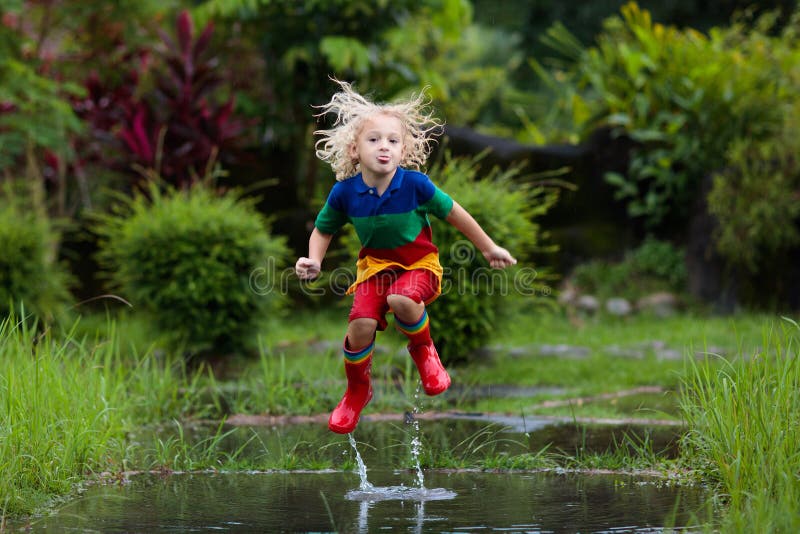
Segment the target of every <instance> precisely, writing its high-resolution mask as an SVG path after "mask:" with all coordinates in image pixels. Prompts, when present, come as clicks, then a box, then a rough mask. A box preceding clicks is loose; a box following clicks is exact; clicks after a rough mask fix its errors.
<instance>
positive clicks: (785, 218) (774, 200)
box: [708, 102, 800, 274]
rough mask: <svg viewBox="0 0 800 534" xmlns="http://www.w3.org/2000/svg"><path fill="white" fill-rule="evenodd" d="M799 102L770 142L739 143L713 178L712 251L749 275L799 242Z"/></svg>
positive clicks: (710, 200)
mask: <svg viewBox="0 0 800 534" xmlns="http://www.w3.org/2000/svg"><path fill="white" fill-rule="evenodd" d="M798 121H800V102H798V103H796V104H795V105H794V107H793V109H792V110H791V111H790V112H788V113H787V114H786V120H785V122H784V126H783V128H782V129H780V130H779V131H778V132H776V134H775V135H774V136H771V137H769V138H766V139H763V140H758V141H752V140H741V141H739V142H736V143H734V144H732V145H731V147H730V149H729V150H728V166H727V167H726V168H725V169H724V170H722V171H720V172H718V173H715V175H714V183H713V186H712V188H711V192H710V193H709V194H708V210H709V212H710V213H711V214H713V215H714V216H715V217H716V218H717V221H718V222H719V224H718V226H717V229H716V233H715V235H714V237H715V241H716V245H717V250H718V251H719V252H720V254H722V256H723V257H725V258H726V259H727V260H728V261H729V262H730V263H731V264H733V265H737V266H739V265H741V266H744V267H746V269H747V270H749V271H750V272H751V273H754V274H755V273H757V272H758V271H759V270H763V269H764V266H765V265H769V264H771V263H781V262H782V260H781V256H783V255H784V253H785V252H786V250H787V249H789V248H790V247H792V246H795V245H796V244H797V243H798V241H800V231H799V230H798V217H800V202H798V201H797V200H798V197H797V191H798V190H800V159H798V157H797V155H798V154H800V136H799V135H798V134H800V131H798V124H800V122H798Z"/></svg>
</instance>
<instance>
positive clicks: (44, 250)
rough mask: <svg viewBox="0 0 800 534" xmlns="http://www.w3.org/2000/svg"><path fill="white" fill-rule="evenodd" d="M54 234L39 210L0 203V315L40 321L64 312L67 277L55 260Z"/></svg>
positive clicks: (12, 202)
mask: <svg viewBox="0 0 800 534" xmlns="http://www.w3.org/2000/svg"><path fill="white" fill-rule="evenodd" d="M58 239H59V236H58V233H57V232H56V231H55V230H54V228H53V226H52V224H51V222H50V220H49V219H48V218H47V217H46V216H45V215H42V214H41V213H40V212H39V211H37V210H34V209H32V208H30V207H24V206H22V205H20V202H19V201H18V200H15V199H14V198H2V200H1V201H0V251H2V253H1V254H0V316H2V317H7V316H8V315H9V314H10V312H11V311H12V309H14V310H16V311H19V308H20V306H22V307H23V308H24V310H25V313H26V314H27V313H31V314H33V315H34V316H35V317H37V318H38V319H41V320H52V319H54V318H57V317H58V316H59V315H61V313H62V312H63V311H64V310H65V309H66V306H65V305H66V303H67V302H69V298H70V294H69V291H68V290H67V286H68V282H69V276H68V274H67V272H66V270H65V269H64V267H63V266H62V265H61V264H59V263H58V262H57V261H56V248H57V244H58Z"/></svg>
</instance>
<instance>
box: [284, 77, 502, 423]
mask: <svg viewBox="0 0 800 534" xmlns="http://www.w3.org/2000/svg"><path fill="white" fill-rule="evenodd" d="M335 81H336V82H337V83H338V84H339V85H340V86H341V91H340V92H338V93H336V94H335V95H334V96H333V98H332V99H331V101H330V102H328V103H327V104H325V105H323V106H320V109H322V113H320V114H319V115H317V116H323V115H325V114H327V113H331V114H332V115H334V116H335V118H336V119H335V121H334V124H333V127H332V128H331V129H329V130H318V131H316V132H314V133H315V134H317V135H320V136H321V139H319V140H318V141H317V143H316V148H317V152H316V153H317V157H318V158H320V159H321V160H322V161H325V162H327V163H330V165H331V167H332V168H333V170H334V171H335V172H336V180H337V183H336V184H335V185H334V186H333V188H332V189H331V192H330V194H329V195H328V199H327V201H326V203H325V206H324V207H323V208H322V210H321V211H320V212H319V215H318V216H317V219H316V222H315V224H314V226H315V228H314V230H313V231H312V233H311V237H310V239H309V243H308V257H307V258H300V259H298V260H297V263H296V265H295V271H296V273H297V275H298V276H299V277H300V278H301V279H303V280H309V279H313V278H316V277H317V276H318V275H319V273H320V269H321V263H322V260H323V258H324V257H325V252H326V251H327V249H328V245H330V242H331V239H332V237H333V234H334V233H336V231H338V230H339V229H340V228H341V227H342V226H343V225H344V224H345V223H348V222H349V223H352V224H353V225H354V226H355V230H356V233H357V234H358V238H359V240H360V242H361V245H362V248H361V250H360V252H359V254H358V261H357V263H356V266H357V274H356V281H355V283H354V284H353V285H352V286H351V287H350V288H349V289H348V291H347V293H348V294H354V297H353V305H352V308H351V310H350V317H349V324H348V327H347V334H346V336H345V339H344V350H343V351H344V368H345V375H346V376H347V390H346V391H345V393H344V397H343V398H342V400H341V402H339V404H338V405H337V406H336V408H335V409H334V410H333V413H331V415H330V419H329V420H328V427H329V428H330V429H331V430H332V431H334V432H338V433H340V434H346V433H349V432H351V431H352V430H353V429H354V428H355V427H356V425H357V424H358V418H359V415H360V413H361V410H362V409H363V408H364V407H365V406H366V405H367V403H368V402H369V401H370V400H371V399H372V385H371V382H370V368H371V363H372V352H373V348H374V346H375V334H376V330H385V329H386V326H387V324H386V313H387V312H389V311H391V312H392V313H393V314H394V318H395V322H396V326H397V328H398V330H400V331H401V332H402V333H403V334H405V335H406V336H407V337H408V351H409V353H410V354H411V358H412V359H413V360H414V363H415V364H416V366H417V369H418V371H419V374H420V378H421V379H422V386H423V388H424V390H425V393H426V394H428V395H438V394H439V393H442V392H443V391H445V390H446V389H447V388H448V387H449V386H450V376H449V375H448V374H447V371H446V370H445V369H444V367H443V366H442V363H441V361H440V360H439V355H438V354H437V352H436V347H434V345H433V341H432V340H431V335H430V329H429V326H428V313H427V311H426V307H425V306H426V305H427V304H430V303H431V302H432V301H433V300H434V299H436V297H438V296H439V294H440V293H441V279H442V267H441V265H440V263H439V253H438V249H437V248H436V246H435V245H434V244H433V242H432V239H431V227H430V222H429V220H428V214H433V215H435V216H436V217H438V218H440V219H444V220H446V221H447V222H449V223H450V224H452V225H453V226H455V227H456V228H457V229H458V230H459V231H461V232H462V233H463V234H464V235H465V236H466V237H467V238H468V239H469V240H470V241H472V243H473V244H474V245H475V246H476V247H477V248H478V250H480V251H481V252H482V253H483V255H484V257H485V258H486V259H487V260H488V261H489V264H490V265H491V266H492V267H494V268H504V267H508V266H509V265H513V264H515V263H516V262H517V261H516V260H515V259H514V258H513V257H512V256H511V254H509V252H508V251H507V250H505V249H504V248H501V247H499V246H497V245H496V244H495V243H494V242H493V241H492V239H491V238H490V237H489V236H488V235H487V234H486V232H484V231H483V229H482V228H481V227H480V225H478V223H477V222H476V221H475V219H473V218H472V216H471V215H470V214H469V213H467V212H466V211H465V210H464V208H462V207H461V206H459V205H458V203H456V202H454V201H453V200H452V199H451V198H450V197H449V196H448V195H447V194H445V193H444V192H443V191H441V190H440V189H439V188H437V187H436V186H435V185H434V184H433V182H431V180H430V178H428V176H426V175H425V174H423V173H422V172H419V168H420V167H421V166H422V165H424V163H425V161H426V160H427V158H428V155H429V153H430V145H429V143H430V140H429V134H430V133H431V131H432V130H434V129H435V128H438V127H439V126H440V125H441V124H440V123H439V122H438V121H437V120H436V119H434V118H433V117H432V115H431V114H430V113H428V112H426V111H425V108H426V101H425V100H424V98H423V95H421V94H420V95H417V96H415V97H413V98H411V99H410V100H408V101H405V102H400V103H395V104H375V103H373V102H370V101H369V100H367V99H366V98H364V97H363V96H361V95H359V94H358V93H356V92H355V91H354V90H353V89H352V87H351V86H350V84H348V83H346V82H340V81H338V80H335Z"/></svg>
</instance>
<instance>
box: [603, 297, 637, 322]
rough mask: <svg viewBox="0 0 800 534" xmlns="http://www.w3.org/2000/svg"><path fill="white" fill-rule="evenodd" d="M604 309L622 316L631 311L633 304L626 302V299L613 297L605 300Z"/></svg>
mask: <svg viewBox="0 0 800 534" xmlns="http://www.w3.org/2000/svg"><path fill="white" fill-rule="evenodd" d="M606 311H607V312H608V313H610V314H611V315H616V316H619V317H624V316H626V315H630V313H631V311H633V306H631V303H630V302H628V299H624V298H621V297H614V298H610V299H608V300H607V301H606Z"/></svg>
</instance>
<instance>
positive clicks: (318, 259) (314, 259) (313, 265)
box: [294, 228, 333, 280]
mask: <svg viewBox="0 0 800 534" xmlns="http://www.w3.org/2000/svg"><path fill="white" fill-rule="evenodd" d="M331 239H333V234H323V233H322V232H320V231H319V230H317V229H316V228H314V231H313V232H311V237H310V238H309V239H308V257H307V258H300V259H298V260H297V263H296V264H295V265H294V270H295V272H296V273H297V276H299V277H300V279H301V280H313V279H314V278H316V277H317V276H319V273H320V271H321V270H322V260H323V259H324V258H325V253H326V252H327V251H328V245H330V244H331Z"/></svg>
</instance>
